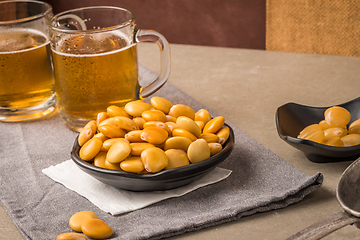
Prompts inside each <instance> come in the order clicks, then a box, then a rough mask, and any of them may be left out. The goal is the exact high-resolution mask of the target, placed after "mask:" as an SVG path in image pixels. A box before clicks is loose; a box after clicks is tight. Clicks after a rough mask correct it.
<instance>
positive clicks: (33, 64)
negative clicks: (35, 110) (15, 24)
mask: <svg viewBox="0 0 360 240" xmlns="http://www.w3.org/2000/svg"><path fill="white" fill-rule="evenodd" d="M50 55H51V54H50V46H49V40H48V39H47V38H46V37H45V36H44V34H43V33H41V32H39V31H36V30H30V29H18V28H17V29H11V30H2V32H1V34H0V109H6V110H9V111H13V110H21V109H25V108H32V107H35V106H38V105H41V104H46V103H47V102H48V101H49V99H52V98H53V97H54V95H55V94H54V78H53V71H52V66H51V61H50Z"/></svg>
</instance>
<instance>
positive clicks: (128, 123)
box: [114, 116, 138, 131]
mask: <svg viewBox="0 0 360 240" xmlns="http://www.w3.org/2000/svg"><path fill="white" fill-rule="evenodd" d="M114 121H115V124H116V125H117V126H118V127H119V128H121V129H123V130H126V131H132V130H137V129H138V127H137V125H136V123H135V122H134V121H133V120H131V119H130V118H127V117H122V116H118V117H115V119H114Z"/></svg>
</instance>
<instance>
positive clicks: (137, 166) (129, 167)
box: [120, 156, 145, 173]
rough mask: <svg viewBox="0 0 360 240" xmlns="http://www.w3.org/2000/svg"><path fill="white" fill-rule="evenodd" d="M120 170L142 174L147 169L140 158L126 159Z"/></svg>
mask: <svg viewBox="0 0 360 240" xmlns="http://www.w3.org/2000/svg"><path fill="white" fill-rule="evenodd" d="M120 168H121V169H122V170H123V171H125V172H132V173H141V172H142V171H144V169H145V168H144V164H143V162H142V161H141V157H140V156H135V157H128V158H126V159H125V160H124V161H122V162H121V163H120Z"/></svg>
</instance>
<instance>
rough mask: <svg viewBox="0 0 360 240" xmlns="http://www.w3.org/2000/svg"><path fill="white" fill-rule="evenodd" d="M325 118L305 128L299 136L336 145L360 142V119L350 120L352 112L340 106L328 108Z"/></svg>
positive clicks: (348, 145) (350, 144) (353, 144)
mask: <svg viewBox="0 0 360 240" xmlns="http://www.w3.org/2000/svg"><path fill="white" fill-rule="evenodd" d="M324 117H325V119H324V120H322V121H320V122H319V123H318V124H312V125H309V126H307V127H306V128H304V129H303V130H302V131H301V132H300V134H299V135H298V138H302V139H308V140H311V141H314V142H318V143H321V144H325V145H329V146H335V147H350V146H355V145H358V144H360V119H358V120H356V121H354V122H352V123H351V124H350V126H349V128H347V124H348V123H349V122H350V119H351V114H350V112H349V111H348V110H346V109H345V108H343V107H340V106H334V107H330V108H328V109H326V111H325V113H324Z"/></svg>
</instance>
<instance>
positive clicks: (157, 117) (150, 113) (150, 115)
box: [141, 110, 166, 122]
mask: <svg viewBox="0 0 360 240" xmlns="http://www.w3.org/2000/svg"><path fill="white" fill-rule="evenodd" d="M141 117H142V118H143V119H144V120H145V121H147V122H149V121H160V122H165V121H166V115H165V113H164V112H162V111H160V110H146V111H144V112H142V114H141Z"/></svg>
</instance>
